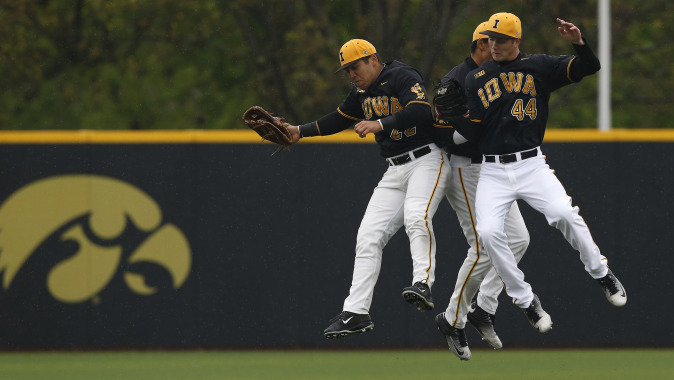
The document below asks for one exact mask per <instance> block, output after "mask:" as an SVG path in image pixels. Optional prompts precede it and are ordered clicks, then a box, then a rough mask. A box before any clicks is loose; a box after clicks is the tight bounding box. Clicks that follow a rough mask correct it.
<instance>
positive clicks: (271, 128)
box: [243, 106, 293, 156]
mask: <svg viewBox="0 0 674 380" xmlns="http://www.w3.org/2000/svg"><path fill="white" fill-rule="evenodd" d="M243 121H244V123H246V125H248V126H249V127H250V128H251V129H252V130H254V131H255V132H257V134H258V135H260V137H262V138H263V139H264V140H267V141H269V142H272V143H274V144H276V145H278V148H277V149H276V151H275V152H274V153H272V156H273V155H275V154H276V153H278V152H280V151H282V150H284V149H285V150H290V146H291V145H293V140H292V137H291V135H290V131H289V130H288V127H287V126H289V125H290V124H288V123H286V122H285V121H284V120H283V118H281V117H275V116H274V115H272V114H271V112H269V111H267V110H265V109H264V108H262V107H260V106H253V107H250V108H249V109H248V110H247V111H246V112H245V113H244V114H243Z"/></svg>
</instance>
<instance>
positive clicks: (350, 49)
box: [335, 39, 377, 73]
mask: <svg viewBox="0 0 674 380" xmlns="http://www.w3.org/2000/svg"><path fill="white" fill-rule="evenodd" d="M376 52H377V49H375V48H374V45H372V44H371V43H369V42H367V41H365V40H360V39H354V40H351V41H349V42H347V43H345V44H344V45H342V48H341V49H339V64H340V65H342V67H340V68H339V69H337V71H335V73H338V72H340V71H342V70H344V69H346V68H348V67H349V66H351V65H353V64H354V63H356V61H358V60H359V59H361V58H364V57H367V56H370V55H372V54H374V53H376Z"/></svg>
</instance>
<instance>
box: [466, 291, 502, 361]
mask: <svg viewBox="0 0 674 380" xmlns="http://www.w3.org/2000/svg"><path fill="white" fill-rule="evenodd" d="M468 323H470V324H471V325H473V327H475V329H476V330H477V332H478V333H479V334H480V336H481V337H482V340H484V341H486V342H487V343H489V345H490V346H492V347H493V348H494V349H495V350H500V349H501V348H503V344H502V343H501V339H499V337H498V335H497V334H496V330H495V329H494V324H495V323H496V316H495V315H494V314H489V313H487V312H486V311H484V309H482V308H481V307H480V306H478V305H477V300H476V299H475V298H473V302H472V303H471V304H470V310H469V311H468Z"/></svg>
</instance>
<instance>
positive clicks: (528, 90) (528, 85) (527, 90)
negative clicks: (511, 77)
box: [522, 74, 536, 96]
mask: <svg viewBox="0 0 674 380" xmlns="http://www.w3.org/2000/svg"><path fill="white" fill-rule="evenodd" d="M522 93H524V94H531V96H536V86H534V77H533V76H531V74H527V79H526V82H524V88H523V89H522Z"/></svg>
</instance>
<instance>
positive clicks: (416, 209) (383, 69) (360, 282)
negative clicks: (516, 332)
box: [289, 39, 449, 339]
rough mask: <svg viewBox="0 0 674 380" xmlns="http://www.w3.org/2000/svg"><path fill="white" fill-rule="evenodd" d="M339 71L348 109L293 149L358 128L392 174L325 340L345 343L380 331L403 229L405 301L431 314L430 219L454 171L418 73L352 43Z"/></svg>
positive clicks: (313, 128) (380, 191) (361, 234)
mask: <svg viewBox="0 0 674 380" xmlns="http://www.w3.org/2000/svg"><path fill="white" fill-rule="evenodd" d="M339 60H340V64H341V67H340V68H339V70H337V71H342V70H345V71H346V72H348V74H349V77H350V78H351V80H352V81H353V83H354V85H355V86H354V87H353V88H352V90H351V91H350V92H349V94H348V95H347V97H346V99H345V100H344V102H343V103H342V104H341V105H339V107H337V110H335V111H334V112H332V113H329V114H327V115H325V116H323V117H321V118H320V119H318V120H317V121H313V122H311V123H307V124H302V125H299V126H290V127H289V129H290V131H291V133H292V134H293V142H297V141H298V140H299V139H300V138H302V137H308V136H324V135H330V134H334V133H337V132H340V131H342V130H344V129H346V128H348V127H349V126H351V125H353V123H354V122H355V123H356V124H355V127H354V129H355V131H356V133H358V135H360V137H365V136H366V135H368V134H369V133H373V134H374V135H375V140H376V141H377V144H379V147H380V149H381V154H382V156H383V157H384V159H385V160H386V162H387V163H388V165H389V166H388V169H387V170H386V172H385V173H384V176H383V177H382V179H381V181H380V182H379V184H378V185H377V187H376V188H375V189H374V192H373V194H372V197H371V198H370V202H369V204H368V206H367V209H366V210H365V215H364V216H363V220H362V222H361V224H360V228H359V229H358V236H357V241H356V258H355V262H354V269H353V281H352V283H351V289H350V291H349V296H348V297H347V298H346V300H345V301H344V306H343V308H342V312H341V313H340V314H339V315H337V316H336V317H335V318H333V319H332V320H331V321H330V325H329V326H328V327H327V328H326V329H325V331H324V335H325V336H326V337H327V338H329V339H332V338H341V337H345V336H348V335H351V334H354V333H362V332H366V331H369V330H372V329H373V328H374V324H373V323H372V319H371V318H370V315H369V309H370V304H371V303H372V296H373V292H374V286H375V283H376V281H377V277H378V276H379V269H380V267H381V260H382V250H383V248H384V246H385V245H386V244H387V243H388V241H389V239H391V237H392V236H393V235H394V234H395V233H396V231H398V229H399V228H400V227H402V226H405V231H406V232H407V236H408V238H409V241H410V251H411V255H412V263H413V279H412V286H409V287H406V288H404V289H403V297H404V299H405V300H406V301H407V302H409V303H412V304H414V305H415V306H416V307H417V308H418V309H419V310H421V311H426V310H430V309H432V308H433V298H432V296H431V290H430V288H431V286H432V285H433V282H434V281H435V249H436V242H435V235H434V234H433V224H432V218H433V215H434V214H435V211H436V210H437V208H438V205H439V204H440V202H441V200H442V195H443V194H444V190H445V189H444V188H445V184H446V182H447V179H446V177H447V175H448V174H449V170H448V167H447V157H446V154H445V153H444V152H443V150H442V149H440V148H439V147H438V146H437V145H436V144H435V143H434V140H433V138H434V136H433V116H432V113H431V105H430V103H429V100H428V97H427V95H426V89H425V87H424V81H423V79H422V77H421V75H420V74H419V72H418V71H417V70H415V69H414V68H412V67H410V66H407V65H405V64H403V63H401V62H398V61H392V62H389V63H382V62H381V61H380V59H379V56H378V55H377V51H376V49H375V47H374V46H373V45H372V44H371V43H369V42H368V41H365V40H362V39H354V40H351V41H348V42H347V43H345V44H344V45H343V46H342V48H341V49H340V51H339Z"/></svg>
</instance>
